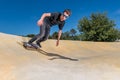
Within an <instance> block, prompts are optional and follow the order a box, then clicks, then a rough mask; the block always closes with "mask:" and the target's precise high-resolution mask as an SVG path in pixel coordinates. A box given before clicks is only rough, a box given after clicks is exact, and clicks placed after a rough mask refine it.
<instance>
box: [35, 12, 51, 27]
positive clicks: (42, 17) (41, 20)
mask: <svg viewBox="0 0 120 80" xmlns="http://www.w3.org/2000/svg"><path fill="white" fill-rule="evenodd" d="M49 16H51V13H44V14H43V15H42V16H41V18H40V19H39V20H38V22H37V24H38V26H41V25H42V24H43V20H44V18H45V17H49Z"/></svg>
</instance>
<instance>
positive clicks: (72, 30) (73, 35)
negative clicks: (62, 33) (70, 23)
mask: <svg viewBox="0 0 120 80" xmlns="http://www.w3.org/2000/svg"><path fill="white" fill-rule="evenodd" d="M76 33H77V31H76V30H75V29H71V30H70V34H71V36H72V40H74V38H75V34H76Z"/></svg>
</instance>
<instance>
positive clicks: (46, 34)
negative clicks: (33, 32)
mask: <svg viewBox="0 0 120 80" xmlns="http://www.w3.org/2000/svg"><path fill="white" fill-rule="evenodd" d="M49 34H50V26H49V25H47V26H46V29H45V36H44V37H42V38H40V39H39V40H37V41H36V44H37V45H39V46H40V47H41V45H40V42H43V41H46V40H47V39H48V37H49Z"/></svg>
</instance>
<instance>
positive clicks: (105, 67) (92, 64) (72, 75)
mask: <svg viewBox="0 0 120 80" xmlns="http://www.w3.org/2000/svg"><path fill="white" fill-rule="evenodd" d="M28 40H29V38H27V37H21V36H16V35H10V34H4V33H0V80H120V42H83V41H68V40H61V41H60V45H59V46H58V47H56V46H55V44H56V41H55V40H47V41H46V42H43V43H42V46H43V48H42V50H43V51H30V50H26V49H24V48H23V47H22V46H21V45H20V43H21V42H22V41H28ZM44 51H45V52H44Z"/></svg>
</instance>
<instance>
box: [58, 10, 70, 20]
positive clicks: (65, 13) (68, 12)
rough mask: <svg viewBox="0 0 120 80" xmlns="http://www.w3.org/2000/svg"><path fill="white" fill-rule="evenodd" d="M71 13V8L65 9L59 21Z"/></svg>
mask: <svg viewBox="0 0 120 80" xmlns="http://www.w3.org/2000/svg"><path fill="white" fill-rule="evenodd" d="M70 15H71V10H70V9H65V10H64V11H63V13H62V15H61V17H60V20H61V21H64V20H66V19H67V18H68V17H69V16H70Z"/></svg>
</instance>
